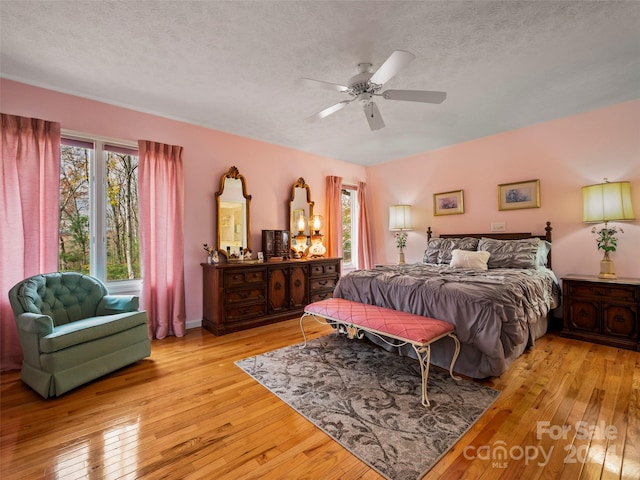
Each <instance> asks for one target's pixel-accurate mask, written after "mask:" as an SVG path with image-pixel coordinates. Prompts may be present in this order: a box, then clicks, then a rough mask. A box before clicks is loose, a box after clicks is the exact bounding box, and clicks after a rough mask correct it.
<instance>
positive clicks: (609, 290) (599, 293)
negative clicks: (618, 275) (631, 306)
mask: <svg viewBox="0 0 640 480" xmlns="http://www.w3.org/2000/svg"><path fill="white" fill-rule="evenodd" d="M635 291H636V289H635V288H634V287H625V286H622V285H615V286H614V285H608V286H606V287H605V286H600V285H589V284H583V283H569V285H568V294H569V295H571V296H574V297H587V298H591V297H609V298H611V299H615V300H627V301H629V302H633V301H634V300H635Z"/></svg>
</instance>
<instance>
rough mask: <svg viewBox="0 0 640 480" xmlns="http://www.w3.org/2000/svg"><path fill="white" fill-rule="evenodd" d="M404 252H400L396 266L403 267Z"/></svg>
mask: <svg viewBox="0 0 640 480" xmlns="http://www.w3.org/2000/svg"><path fill="white" fill-rule="evenodd" d="M404 264H405V262H404V252H400V255H399V256H398V265H404Z"/></svg>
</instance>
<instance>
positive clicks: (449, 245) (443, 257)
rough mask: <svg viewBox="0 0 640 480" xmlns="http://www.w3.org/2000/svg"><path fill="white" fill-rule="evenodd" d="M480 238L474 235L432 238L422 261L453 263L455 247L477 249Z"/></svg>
mask: <svg viewBox="0 0 640 480" xmlns="http://www.w3.org/2000/svg"><path fill="white" fill-rule="evenodd" d="M478 242H479V240H478V239H477V238H472V237H462V238H432V239H431V240H429V242H428V243H427V249H426V250H425V251H424V257H423V258H422V263H446V264H449V263H451V252H452V251H453V250H455V249H458V250H470V251H472V252H474V251H476V250H477V248H478Z"/></svg>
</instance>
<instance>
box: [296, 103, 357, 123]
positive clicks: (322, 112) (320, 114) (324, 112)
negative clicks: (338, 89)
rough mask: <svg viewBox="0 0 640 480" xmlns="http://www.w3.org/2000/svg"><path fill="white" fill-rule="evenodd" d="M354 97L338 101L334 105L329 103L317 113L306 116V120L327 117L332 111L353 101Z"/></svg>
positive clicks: (310, 120)
mask: <svg viewBox="0 0 640 480" xmlns="http://www.w3.org/2000/svg"><path fill="white" fill-rule="evenodd" d="M353 100H354V99H351V100H343V101H342V102H338V103H336V104H335V105H331V106H330V107H327V108H325V109H324V110H320V111H319V112H318V113H316V114H314V115H311V116H310V117H307V121H308V122H315V121H316V120H320V119H322V118H324V117H328V116H329V115H331V114H332V113H336V112H337V111H338V110H342V109H343V108H344V107H346V106H347V105H349V104H350V103H351V102H353Z"/></svg>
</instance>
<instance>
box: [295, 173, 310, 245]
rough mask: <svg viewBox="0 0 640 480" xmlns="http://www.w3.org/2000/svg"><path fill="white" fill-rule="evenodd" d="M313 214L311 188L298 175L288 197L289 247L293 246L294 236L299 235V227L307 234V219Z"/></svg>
mask: <svg viewBox="0 0 640 480" xmlns="http://www.w3.org/2000/svg"><path fill="white" fill-rule="evenodd" d="M312 215H313V201H311V189H310V188H309V185H307V183H305V181H304V178H302V177H300V178H298V180H297V181H296V183H294V184H293V185H292V186H291V196H290V197H289V230H290V232H291V234H290V235H289V248H290V249H291V247H292V246H293V244H294V242H295V237H296V236H297V235H299V233H300V231H301V230H300V228H301V227H304V229H303V230H302V232H303V235H306V236H307V237H308V236H309V233H310V232H309V219H310V218H311V216H312ZM301 216H303V217H304V220H305V221H304V222H301V219H300V217H301Z"/></svg>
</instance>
